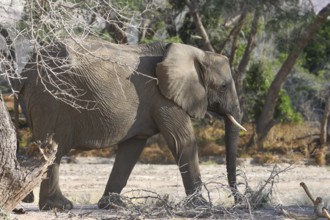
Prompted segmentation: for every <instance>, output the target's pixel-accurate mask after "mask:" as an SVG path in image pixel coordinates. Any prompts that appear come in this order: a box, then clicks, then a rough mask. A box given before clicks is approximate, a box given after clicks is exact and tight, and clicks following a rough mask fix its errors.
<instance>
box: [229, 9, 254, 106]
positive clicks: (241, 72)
mask: <svg viewBox="0 0 330 220" xmlns="http://www.w3.org/2000/svg"><path fill="white" fill-rule="evenodd" d="M259 18H260V9H259V7H256V9H255V12H254V17H253V20H252V23H251V31H250V35H249V38H248V42H247V45H246V47H245V50H244V54H243V57H242V59H241V61H240V62H239V65H238V68H237V70H236V71H235V72H236V73H235V75H234V79H235V86H236V91H237V95H238V100H239V102H240V104H241V106H244V103H243V98H244V87H243V82H244V78H245V72H246V68H247V66H248V64H249V61H250V55H251V53H252V51H253V49H254V48H255V45H256V35H257V32H258V24H259ZM243 112H244V111H243Z"/></svg>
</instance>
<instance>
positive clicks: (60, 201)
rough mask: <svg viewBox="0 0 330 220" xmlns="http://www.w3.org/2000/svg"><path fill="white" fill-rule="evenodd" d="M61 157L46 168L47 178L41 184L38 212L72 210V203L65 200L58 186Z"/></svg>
mask: <svg viewBox="0 0 330 220" xmlns="http://www.w3.org/2000/svg"><path fill="white" fill-rule="evenodd" d="M60 161H61V157H59V158H58V157H57V158H56V160H55V162H54V164H52V165H50V166H49V167H48V172H47V178H46V179H44V180H43V181H42V182H41V185H40V195H39V208H40V210H50V209H54V208H57V209H60V210H69V209H72V208H73V205H72V202H71V201H70V200H68V199H67V198H65V197H64V196H63V194H62V192H61V189H60V186H59V166H60Z"/></svg>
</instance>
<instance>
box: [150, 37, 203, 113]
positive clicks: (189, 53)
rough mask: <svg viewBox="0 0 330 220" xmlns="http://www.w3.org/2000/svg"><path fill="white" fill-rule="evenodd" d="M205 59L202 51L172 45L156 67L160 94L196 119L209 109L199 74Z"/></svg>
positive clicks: (186, 46) (180, 45)
mask: <svg viewBox="0 0 330 220" xmlns="http://www.w3.org/2000/svg"><path fill="white" fill-rule="evenodd" d="M204 56H205V53H204V52H203V51H202V50H200V49H197V48H194V47H192V46H188V45H183V44H176V43H172V44H170V45H168V49H167V52H166V55H165V57H164V60H163V61H162V62H161V63H158V65H157V68H156V76H157V78H158V84H159V89H160V91H161V93H162V94H163V95H164V96H165V97H166V98H168V99H170V100H172V101H173V102H175V103H176V104H177V105H179V106H181V108H182V109H183V110H185V111H186V112H187V113H188V114H189V115H190V116H191V117H195V118H203V117H204V115H205V113H206V110H207V96H206V90H205V87H204V84H203V82H202V78H201V75H200V74H201V69H202V61H203V59H204Z"/></svg>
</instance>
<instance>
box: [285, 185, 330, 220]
mask: <svg viewBox="0 0 330 220" xmlns="http://www.w3.org/2000/svg"><path fill="white" fill-rule="evenodd" d="M300 186H301V187H302V188H303V189H304V191H305V193H306V194H307V196H308V198H309V199H310V200H311V201H312V203H313V206H314V213H313V214H312V215H300V214H298V213H293V212H290V211H287V210H285V209H281V212H282V214H283V215H284V216H286V217H288V218H294V219H299V220H311V219H318V218H326V219H328V220H330V215H329V211H328V210H327V208H325V207H324V203H323V199H322V198H321V197H317V198H316V199H314V197H313V195H312V193H311V192H310V191H309V189H308V187H307V185H306V184H305V183H304V182H301V183H300Z"/></svg>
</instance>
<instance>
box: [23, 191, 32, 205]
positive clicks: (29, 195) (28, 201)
mask: <svg viewBox="0 0 330 220" xmlns="http://www.w3.org/2000/svg"><path fill="white" fill-rule="evenodd" d="M22 202H26V203H32V202H34V194H33V191H31V192H30V193H29V194H27V196H25V198H24V199H22Z"/></svg>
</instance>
